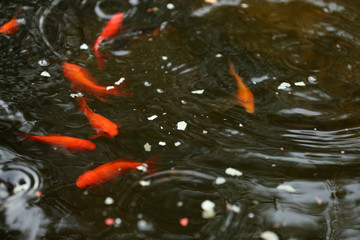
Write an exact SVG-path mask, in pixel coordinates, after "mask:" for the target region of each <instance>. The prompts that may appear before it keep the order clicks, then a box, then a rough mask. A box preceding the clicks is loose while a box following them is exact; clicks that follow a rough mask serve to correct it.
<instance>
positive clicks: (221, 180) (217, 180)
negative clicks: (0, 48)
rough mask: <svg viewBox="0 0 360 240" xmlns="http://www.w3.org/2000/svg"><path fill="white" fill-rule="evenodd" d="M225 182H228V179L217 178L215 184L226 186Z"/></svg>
mask: <svg viewBox="0 0 360 240" xmlns="http://www.w3.org/2000/svg"><path fill="white" fill-rule="evenodd" d="M225 182H226V179H225V178H223V177H217V178H216V179H215V184H217V185H220V184H224V183H225Z"/></svg>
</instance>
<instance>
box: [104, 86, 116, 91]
mask: <svg viewBox="0 0 360 240" xmlns="http://www.w3.org/2000/svg"><path fill="white" fill-rule="evenodd" d="M114 88H115V87H114V86H107V87H106V91H109V90H110V89H114Z"/></svg>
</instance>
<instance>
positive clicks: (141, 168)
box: [136, 165, 147, 172]
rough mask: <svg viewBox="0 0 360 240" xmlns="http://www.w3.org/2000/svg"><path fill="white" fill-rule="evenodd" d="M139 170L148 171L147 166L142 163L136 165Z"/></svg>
mask: <svg viewBox="0 0 360 240" xmlns="http://www.w3.org/2000/svg"><path fill="white" fill-rule="evenodd" d="M136 168H137V169H138V170H140V171H143V172H146V171H147V167H145V166H144V165H140V166H137V167H136Z"/></svg>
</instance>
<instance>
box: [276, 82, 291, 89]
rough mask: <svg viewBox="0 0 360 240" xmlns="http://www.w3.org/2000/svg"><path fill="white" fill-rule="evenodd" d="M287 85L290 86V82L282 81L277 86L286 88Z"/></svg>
mask: <svg viewBox="0 0 360 240" xmlns="http://www.w3.org/2000/svg"><path fill="white" fill-rule="evenodd" d="M289 87H291V85H290V83H287V82H282V83H281V84H280V85H279V86H278V89H286V88H289Z"/></svg>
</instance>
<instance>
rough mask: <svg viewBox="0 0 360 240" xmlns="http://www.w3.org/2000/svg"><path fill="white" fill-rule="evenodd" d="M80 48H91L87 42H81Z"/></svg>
mask: <svg viewBox="0 0 360 240" xmlns="http://www.w3.org/2000/svg"><path fill="white" fill-rule="evenodd" d="M80 49H82V50H87V49H89V46H88V45H87V44H86V43H83V44H81V46H80Z"/></svg>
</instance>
